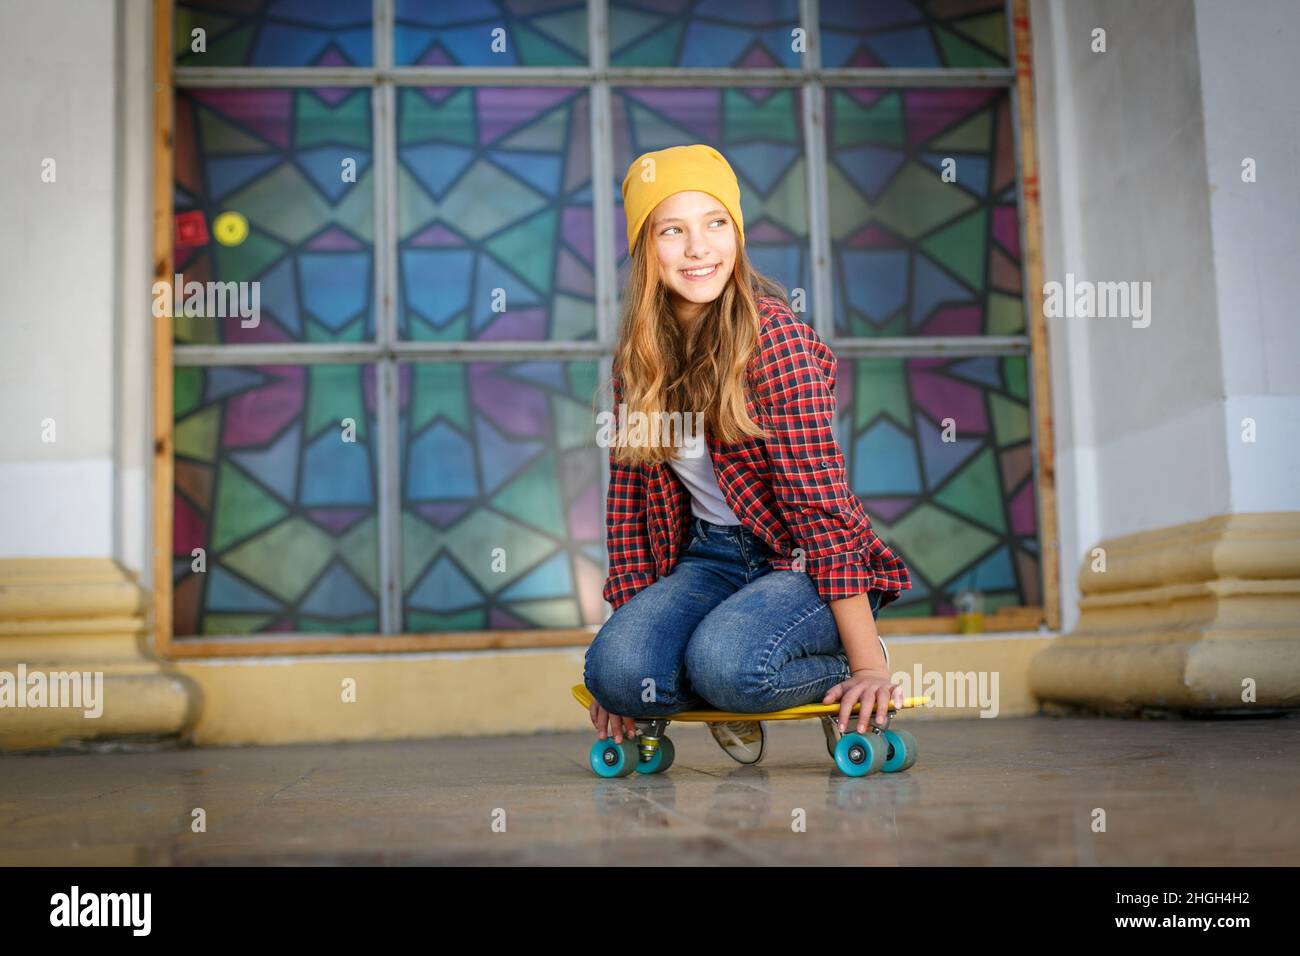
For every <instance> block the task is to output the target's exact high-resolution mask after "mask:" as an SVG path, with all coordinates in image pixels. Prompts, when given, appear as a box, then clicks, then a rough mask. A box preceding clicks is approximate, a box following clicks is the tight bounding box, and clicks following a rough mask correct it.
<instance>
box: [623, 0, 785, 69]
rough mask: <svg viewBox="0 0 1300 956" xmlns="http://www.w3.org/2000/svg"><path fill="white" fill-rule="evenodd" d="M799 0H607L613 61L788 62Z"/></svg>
mask: <svg viewBox="0 0 1300 956" xmlns="http://www.w3.org/2000/svg"><path fill="white" fill-rule="evenodd" d="M798 26H799V0H610V2H609V62H610V64H611V65H613V66H681V67H706V68H717V67H726V66H729V67H738V68H741V69H751V70H752V69H755V68H759V67H769V68H770V67H790V68H795V67H798V65H799V56H800V54H799V53H797V52H795V45H794V43H793V40H794V37H793V36H792V33H791V31H793V30H794V29H795V28H796V27H798Z"/></svg>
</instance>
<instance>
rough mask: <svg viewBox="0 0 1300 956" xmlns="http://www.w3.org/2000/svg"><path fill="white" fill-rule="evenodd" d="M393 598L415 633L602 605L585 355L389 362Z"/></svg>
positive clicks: (537, 618)
mask: <svg viewBox="0 0 1300 956" xmlns="http://www.w3.org/2000/svg"><path fill="white" fill-rule="evenodd" d="M401 372H402V378H401V397H400V402H401V431H402V466H401V468H402V471H401V481H402V549H403V553H402V573H403V581H402V594H403V614H404V620H405V623H406V627H407V629H408V630H410V631H413V632H418V631H430V630H432V631H447V630H453V631H454V630H487V629H495V628H507V629H514V628H520V629H522V628H529V627H580V626H581V625H582V624H583V623H584V622H586V621H588V620H590V619H591V618H592V617H596V618H598V617H599V615H600V605H601V603H602V599H601V597H600V588H601V586H602V584H603V583H604V577H605V574H604V572H605V568H604V549H605V524H604V519H603V505H604V498H603V489H602V487H601V474H600V469H601V459H602V457H603V456H602V455H601V454H600V449H598V448H596V447H595V445H594V444H593V443H592V440H591V396H592V395H593V394H594V392H595V389H596V374H597V370H596V363H595V362H546V361H529V362H517V363H509V364H507V363H496V362H471V363H466V364H460V363H449V362H448V363H437V364H427V365H422V364H414V365H403V366H402V367H401Z"/></svg>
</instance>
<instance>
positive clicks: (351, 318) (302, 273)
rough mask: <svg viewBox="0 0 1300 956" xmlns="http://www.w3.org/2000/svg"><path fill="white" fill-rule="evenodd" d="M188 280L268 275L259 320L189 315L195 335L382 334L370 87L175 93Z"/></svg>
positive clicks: (186, 329)
mask: <svg viewBox="0 0 1300 956" xmlns="http://www.w3.org/2000/svg"><path fill="white" fill-rule="evenodd" d="M175 143H176V149H175V166H176V173H175V175H176V189H175V199H174V205H175V209H176V212H177V213H178V214H179V215H180V216H184V215H185V214H187V213H190V214H193V213H198V214H199V215H201V216H202V218H203V221H204V222H205V223H206V224H207V228H206V229H205V230H204V235H203V236H201V237H200V239H201V242H200V241H196V242H195V244H192V245H191V244H188V243H186V242H182V241H178V242H177V243H176V245H175V264H176V268H177V270H178V271H179V272H181V273H182V274H183V275H184V276H185V277H186V279H187V280H189V279H193V280H195V281H199V282H208V281H215V282H223V283H224V282H253V281H256V282H258V283H259V297H260V306H261V310H262V313H261V314H262V320H261V321H260V322H258V323H257V324H252V323H243V322H216V321H213V320H212V319H210V318H204V317H199V318H184V317H178V318H177V321H176V326H175V327H176V335H175V338H176V341H177V342H189V343H240V342H242V343H249V342H282V341H295V342H356V341H360V340H361V339H369V338H373V337H374V314H373V306H374V252H373V244H374V216H373V203H374V194H375V190H374V183H373V182H372V180H371V176H372V169H371V163H372V156H373V151H372V149H371V114H370V91H369V90H367V89H346V88H344V89H322V88H308V89H206V88H205V89H194V90H182V91H180V92H179V93H178V94H177V97H176V133H175Z"/></svg>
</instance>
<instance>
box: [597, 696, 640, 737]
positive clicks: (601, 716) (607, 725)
mask: <svg viewBox="0 0 1300 956" xmlns="http://www.w3.org/2000/svg"><path fill="white" fill-rule="evenodd" d="M590 709H591V725H592V726H593V727H595V728H596V737H597V739H599V740H604V739H605V737H606V735H607V734H613V735H614V743H616V744H621V743H622V742H623V735H624V734H627V736H628V737H629V738H632V737H635V736H636V720H635V718H632V717H620V716H619V715H618V714H611V713H610V712H609V711H607V710H606V709H605V708H604V707H601V706H600V704H599V703H597V702H596V701H594V700H593V701H592V702H591V708H590Z"/></svg>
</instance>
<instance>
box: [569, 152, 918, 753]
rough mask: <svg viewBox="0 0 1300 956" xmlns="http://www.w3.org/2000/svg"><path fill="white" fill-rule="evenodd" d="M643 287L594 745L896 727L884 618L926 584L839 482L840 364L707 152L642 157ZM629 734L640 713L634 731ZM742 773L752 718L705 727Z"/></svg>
mask: <svg viewBox="0 0 1300 956" xmlns="http://www.w3.org/2000/svg"><path fill="white" fill-rule="evenodd" d="M623 207H624V211H625V212H626V214H627V239H628V248H629V249H630V250H631V273H630V275H629V276H628V281H627V286H626V289H625V292H624V296H623V305H624V314H623V319H622V323H621V327H620V332H619V340H618V344H617V347H616V350H615V354H614V360H613V378H612V383H611V384H612V385H613V389H614V406H615V408H614V410H615V414H616V415H618V416H619V418H620V420H621V421H622V422H623V423H624V425H625V426H626V427H627V428H628V431H627V432H626V433H625V432H622V431H620V434H626V435H630V436H632V437H630V438H628V440H627V441H625V442H623V443H617V442H611V445H610V454H609V462H610V484H609V494H608V499H607V504H606V532H607V539H606V540H607V548H608V552H609V576H608V578H607V579H606V581H605V587H604V591H603V595H604V597H605V599H606V600H608V601H609V603H610V604H611V606H613V608H614V613H613V615H612V616H611V617H610V618H609V620H608V621H606V622H605V624H604V626H603V627H601V629H600V631H599V632H598V633H597V635H596V637H595V640H594V641H593V642H592V644H591V646H590V647H589V648H588V650H587V655H586V669H585V673H584V682H585V683H586V686H587V688H588V690H590V691H591V694H592V697H593V698H594V703H593V704H592V706H591V720H592V724H593V725H594V726H595V727H596V730H597V732H598V736H599V737H600V738H601V739H602V740H603V739H604V738H605V736H606V733H610V734H613V735H614V740H615V741H616V742H622V740H623V734H624V733H626V734H627V735H628V736H629V737H632V736H635V735H636V733H637V726H636V722H637V720H638V719H641V720H643V722H644V719H645V718H655V717H667V716H671V715H672V714H674V713H677V712H679V711H683V710H691V709H697V708H700V707H708V706H712V707H717V708H719V709H723V710H730V711H736V712H740V713H761V712H764V711H773V710H780V709H782V708H785V707H793V706H796V705H798V704H807V703H812V702H814V701H817V700H821V701H822V702H823V703H833V702H835V701H839V702H840V709H839V719H838V721H836V720H834V719H833V718H831V717H829V716H827V717H823V719H822V721H823V727H824V729H825V733H826V744H827V749H828V750H830V751H831V753H832V756H833V755H834V747H835V743H836V742H837V741H838V739H839V735H840V734H841V733H843V732H844V731H845V730H846V729H847V724H848V721H849V717H850V711H851V709H852V707H853V704H854V703H856V702H859V701H861V704H862V707H861V710H860V712H859V717H858V724H857V729H858V731H859V732H862V731H864V730H865V729H866V721H867V720H868V719H869V718H870V717H871V714H872V710H873V707H874V709H875V712H876V713H877V715H878V717H879V719H878V720H877V724H879V725H883V724H884V720H883V718H884V715H885V712H886V710H887V708H888V705H889V699H890V696H891V695H893V696H894V698H895V700H896V702H897V703H899V704H901V703H902V698H901V691H900V690H899V688H898V685H896V684H892V683H891V682H890V678H889V669H888V668H889V654H888V650H887V649H886V648H885V644H884V641H883V640H880V638H879V635H878V633H877V631H876V627H875V614H876V612H877V611H878V610H879V608H880V607H882V606H884V605H885V604H888V603H890V602H892V601H895V600H897V599H898V597H899V594H900V592H901V591H902V590H904V589H906V588H910V587H911V586H912V584H911V579H910V578H909V576H908V572H907V568H906V567H905V566H904V565H903V562H902V561H901V560H899V558H898V557H897V556H896V555H895V554H894V553H893V552H892V551H891V550H890V549H889V548H888V547H886V545H885V543H884V542H883V541H881V540H880V538H879V537H877V536H876V534H875V532H874V531H873V530H872V527H871V521H870V519H869V518H868V517H867V515H866V512H865V511H863V509H862V505H861V503H860V502H859V501H858V499H857V497H856V496H855V495H854V494H853V493H852V492H851V491H850V490H849V488H848V485H847V484H846V483H845V477H844V457H843V455H842V454H841V452H840V449H839V446H838V444H837V443H836V441H835V438H834V436H833V435H832V433H831V420H832V417H833V415H834V411H835V399H834V388H835V373H836V359H835V356H834V354H833V353H832V352H831V350H830V349H829V348H828V347H827V346H826V344H825V343H824V342H822V340H821V339H820V338H819V337H818V335H817V333H816V332H814V331H813V330H812V328H810V327H809V326H808V325H807V324H805V323H804V322H802V321H800V320H799V319H798V318H796V317H795V315H794V313H793V312H792V311H791V310H790V308H789V306H788V305H787V304H786V302H785V293H784V291H783V290H782V289H781V288H780V287H779V286H777V285H776V284H775V283H773V282H772V281H771V280H769V279H767V278H765V277H764V276H762V275H761V274H759V273H758V272H757V271H755V269H754V267H753V266H752V265H751V264H750V262H749V260H748V258H747V257H746V255H745V228H744V220H743V218H742V216H741V209H740V185H739V183H738V182H737V180H736V176H735V174H734V173H733V172H732V169H731V166H730V164H728V162H727V161H726V159H724V158H723V156H722V154H721V153H719V152H718V151H717V150H715V149H713V148H711V147H709V146H703V145H695V146H675V147H673V148H671V149H664V150H659V151H657V152H650V153H646V154H644V155H643V156H640V157H638V158H637V159H636V160H635V161H634V162H633V163H632V166H631V168H629V169H628V172H627V176H626V177H625V178H624V180H623ZM636 412H643V413H646V414H647V415H648V416H649V418H650V420H661V419H659V418H657V416H656V413H671V412H680V413H690V412H693V413H700V414H699V415H698V416H697V415H693V414H683V415H682V418H683V419H685V420H687V421H690V420H692V419H695V420H696V421H701V420H702V424H703V435H699V434H690V429H687V432H688V437H686V438H684V439H682V440H680V441H675V442H670V443H668V444H662V443H659V444H656V443H655V439H656V437H657V435H656V434H655V433H654V430H653V429H652V432H651V434H650V435H649V436H647V435H646V434H645V432H644V430H642V431H638V430H637V429H636V427H635V426H634V425H632V424H629V422H630V421H632V422H634V421H635V419H630V416H631V415H632V414H633V413H636ZM633 715H635V716H633ZM709 729H710V730H711V731H712V733H713V736H714V738H715V739H716V740H717V741H718V743H719V744H720V745H721V746H722V748H723V749H724V750H725V751H726V752H727V753H728V754H730V755H731V756H732V757H733V758H734V759H736V760H737V761H739V762H740V763H757V762H758V761H759V760H761V759H762V757H763V754H764V752H765V750H766V729H765V727H764V726H763V724H762V723H761V722H758V721H733V722H721V723H714V724H709Z"/></svg>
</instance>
